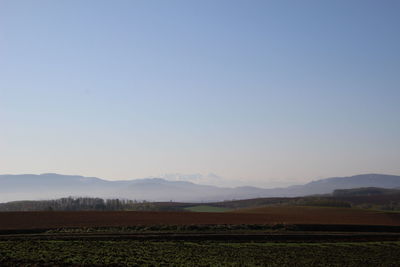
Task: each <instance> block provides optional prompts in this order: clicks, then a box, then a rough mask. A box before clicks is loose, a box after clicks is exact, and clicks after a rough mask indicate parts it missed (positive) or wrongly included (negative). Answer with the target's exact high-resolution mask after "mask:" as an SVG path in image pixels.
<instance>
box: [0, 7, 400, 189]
mask: <svg viewBox="0 0 400 267" xmlns="http://www.w3.org/2000/svg"><path fill="white" fill-rule="evenodd" d="M399 12H400V1H397V0H383V1H377V0H375V1H370V0H336V1H319V0H318V1H311V0H304V1H295V0H292V1H287V0H276V1H272V0H271V1H267V0H265V1H258V0H251V1H248V0H202V1H194V0H179V1H177V0H168V1H163V0H158V1H154V0H142V1H139V0H131V1H124V0H118V1H111V0H108V1H102V0H87V1H79V0H60V1H52V0H38V1H33V0H26V1H23V0H0V173H2V174H21V173H48V172H55V173H62V174H80V175H85V176H96V177H101V178H105V179H109V180H117V179H118V180H120V179H134V178H144V177H166V178H170V179H179V180H184V179H188V180H191V181H195V182H199V183H202V182H203V183H207V184H217V185H224V186H236V185H244V184H247V185H255V186H263V187H273V186H285V185H291V184H299V183H304V182H308V181H311V180H315V179H319V178H326V177H333V176H350V175H355V174H361V173H386V174H397V175H400V30H399V29H400V16H399V15H398V14H399Z"/></svg>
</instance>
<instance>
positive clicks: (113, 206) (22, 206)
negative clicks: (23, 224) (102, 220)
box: [0, 197, 153, 211]
mask: <svg viewBox="0 0 400 267" xmlns="http://www.w3.org/2000/svg"><path fill="white" fill-rule="evenodd" d="M152 206H153V204H152V203H149V202H146V201H143V202H138V201H136V200H126V199H102V198H89V197H77V198H75V197H67V198H60V199H55V200H38V201H13V202H7V203H0V211H51V210H54V211H76V210H99V211H102V210H103V211H105V210H152Z"/></svg>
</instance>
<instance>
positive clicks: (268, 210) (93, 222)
mask: <svg viewBox="0 0 400 267" xmlns="http://www.w3.org/2000/svg"><path fill="white" fill-rule="evenodd" d="M277 223H285V224H350V225H351V224H353V225H393V226H400V213H385V212H376V211H370V210H361V209H350V208H325V207H323V208H322V207H292V206H280V207H263V208H254V209H243V210H237V211H235V212H228V213H205V212H201V213H200V212H199V213H197V212H139V211H71V212H56V211H50V212H0V230H21V229H55V228H62V227H109V226H115V227H121V226H133V225H193V224H197V225H207V224H277Z"/></svg>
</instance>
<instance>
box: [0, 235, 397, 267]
mask: <svg viewBox="0 0 400 267" xmlns="http://www.w3.org/2000/svg"><path fill="white" fill-rule="evenodd" d="M399 255H400V242H368V243H221V242H149V241H145V242H138V241H0V265H1V266H16V265H19V266H21V265H128V266H138V265H140V266H146V265H147V266H166V265H173V266H399V265H400V258H399Z"/></svg>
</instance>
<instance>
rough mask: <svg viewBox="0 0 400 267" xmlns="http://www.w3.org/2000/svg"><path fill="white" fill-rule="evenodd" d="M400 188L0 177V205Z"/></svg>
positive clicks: (365, 181) (346, 182) (389, 184)
mask: <svg viewBox="0 0 400 267" xmlns="http://www.w3.org/2000/svg"><path fill="white" fill-rule="evenodd" d="M362 187H380V188H400V176H396V175H384V174H362V175H356V176H350V177H334V178H327V179H321V180H316V181H313V182H310V183H306V184H303V185H294V186H289V187H284V188H269V189H265V188H258V187H251V186H243V187H235V188H228V187H216V186H210V185H199V184H194V183H191V182H184V181H167V180H165V179H160V178H147V179H135V180H120V181H108V180H104V179H100V178H95V177H83V176H71V175H60V174H54V173H47V174H41V175H34V174H22V175H0V202H7V201H16V200H44V199H54V198H60V197H68V196H74V197H75V196H76V197H78V196H83V197H100V198H120V199H132V200H133V199H136V200H139V201H142V200H146V201H175V202H210V201H224V200H233V199H249V198H258V197H295V196H306V195H316V194H330V193H332V192H333V191H334V190H336V189H351V188H362Z"/></svg>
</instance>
